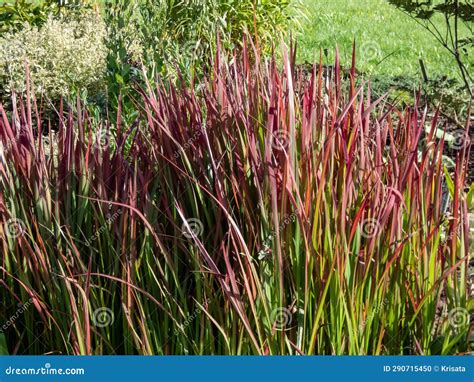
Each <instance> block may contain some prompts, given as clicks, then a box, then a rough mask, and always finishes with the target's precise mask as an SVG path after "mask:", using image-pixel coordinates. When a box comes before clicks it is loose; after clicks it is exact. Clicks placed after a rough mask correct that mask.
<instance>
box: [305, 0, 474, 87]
mask: <svg viewBox="0 0 474 382" xmlns="http://www.w3.org/2000/svg"><path fill="white" fill-rule="evenodd" d="M302 2H303V5H304V8H305V12H306V15H307V17H306V18H305V19H304V20H303V21H301V24H302V25H301V33H300V35H299V38H298V40H299V43H300V48H301V51H300V59H301V60H302V61H305V62H312V61H313V60H314V58H315V56H318V55H319V50H320V48H321V49H323V50H324V49H327V50H328V55H329V60H330V61H332V60H333V56H334V55H333V53H334V48H335V47H336V46H337V47H338V48H339V51H340V53H341V58H342V60H343V62H344V63H346V64H347V65H349V63H350V58H351V52H352V42H353V39H354V38H355V40H356V43H357V47H358V49H357V53H358V68H359V69H360V70H361V71H363V72H366V73H369V74H371V75H374V74H376V75H378V76H391V77H395V76H410V77H416V79H421V71H420V65H419V58H422V59H423V61H424V63H425V66H426V68H427V71H428V76H429V77H430V78H433V77H434V76H448V77H451V78H458V70H457V67H456V63H455V62H454V60H453V59H452V57H451V56H450V55H449V54H447V52H446V51H445V49H444V48H443V47H442V46H440V45H438V44H437V42H436V41H435V40H434V38H433V36H432V35H431V34H430V33H429V32H428V31H426V30H425V29H424V28H423V27H422V26H421V25H419V24H417V23H416V22H415V21H414V20H412V19H411V18H410V17H409V16H407V15H405V14H403V13H402V12H401V11H399V10H398V9H396V8H395V7H393V6H392V5H390V4H389V3H388V2H387V1H386V0H325V1H321V0H302ZM435 22H437V25H439V27H440V28H442V27H443V23H442V20H439V19H436V20H435ZM461 32H462V33H463V34H466V36H468V34H467V28H463V29H461Z"/></svg>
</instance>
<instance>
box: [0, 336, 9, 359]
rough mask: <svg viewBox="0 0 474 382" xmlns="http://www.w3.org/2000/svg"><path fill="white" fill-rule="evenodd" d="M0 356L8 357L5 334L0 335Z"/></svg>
mask: <svg viewBox="0 0 474 382" xmlns="http://www.w3.org/2000/svg"><path fill="white" fill-rule="evenodd" d="M0 355H9V353H8V347H7V340H6V338H5V334H3V333H0Z"/></svg>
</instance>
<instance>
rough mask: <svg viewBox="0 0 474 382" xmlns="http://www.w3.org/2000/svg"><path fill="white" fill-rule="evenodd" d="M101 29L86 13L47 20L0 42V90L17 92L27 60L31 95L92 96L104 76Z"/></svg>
mask: <svg viewBox="0 0 474 382" xmlns="http://www.w3.org/2000/svg"><path fill="white" fill-rule="evenodd" d="M105 37H106V28H105V24H104V22H103V20H102V19H101V17H100V15H98V14H97V13H95V12H93V11H92V10H83V11H82V12H80V13H79V14H76V13H67V14H61V15H60V16H58V17H54V16H52V15H50V16H49V18H48V19H47V21H46V22H45V24H44V25H43V26H42V27H35V26H31V25H29V24H26V25H25V27H24V28H23V29H21V30H19V31H13V32H8V33H6V34H5V35H4V36H2V37H1V38H0V63H1V66H0V86H1V87H2V88H3V90H4V91H5V90H6V91H7V92H10V91H12V90H15V91H17V92H23V91H25V88H26V83H25V63H26V62H28V64H29V67H30V73H31V80H32V83H33V84H34V89H33V91H34V92H35V93H36V94H38V95H45V96H46V97H48V98H49V99H52V100H57V99H58V98H59V97H61V96H68V95H71V93H72V92H73V91H81V90H83V89H86V90H89V91H90V92H91V93H97V92H98V91H99V89H100V88H101V87H102V86H103V81H104V78H105V74H106V58H107V50H106V46H105Z"/></svg>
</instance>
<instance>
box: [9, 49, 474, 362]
mask: <svg viewBox="0 0 474 382" xmlns="http://www.w3.org/2000/svg"><path fill="white" fill-rule="evenodd" d="M244 52H247V50H244ZM218 57H219V60H218V61H217V62H216V63H215V64H214V66H213V70H212V71H211V73H212V75H210V76H209V77H207V81H205V82H203V83H200V84H199V87H197V86H196V87H195V86H194V85H193V84H186V83H182V84H181V85H179V86H173V85H169V86H165V85H164V84H163V82H162V81H157V82H156V83H155V82H151V83H146V85H145V88H144V89H139V90H138V92H137V93H135V107H136V111H137V115H138V116H137V119H136V121H134V123H131V124H130V125H128V124H123V123H122V119H121V115H120V112H119V114H118V118H117V121H116V123H115V126H114V128H115V129H116V131H117V134H116V136H115V137H114V142H113V144H112V143H111V142H110V141H111V136H110V130H111V126H110V125H109V123H107V122H105V121H103V122H101V121H96V120H94V118H93V117H92V116H91V115H90V114H89V112H88V111H87V110H82V111H81V112H79V113H78V114H76V113H73V112H71V113H70V114H69V115H68V114H65V112H64V111H63V109H62V108H61V109H60V111H59V113H60V121H61V123H60V124H59V125H58V133H57V134H56V136H52V135H51V136H50V137H49V140H50V147H55V148H56V150H53V149H50V150H45V149H44V142H43V140H44V137H42V135H41V134H39V135H38V136H37V137H35V135H34V134H33V129H34V126H36V121H35V118H34V115H32V114H31V110H32V109H31V106H30V105H29V104H28V103H27V104H26V105H24V104H20V105H19V107H17V108H16V109H15V110H13V116H12V121H11V122H9V121H8V120H7V118H6V115H5V112H4V110H3V109H2V108H0V113H1V118H0V139H1V142H2V143H3V150H2V151H1V152H2V156H1V157H0V158H1V160H0V182H1V185H2V188H1V189H0V190H1V191H0V219H1V221H2V223H3V224H1V225H0V238H1V241H0V250H1V255H2V258H1V261H0V271H1V272H2V286H4V288H2V289H0V296H1V300H2V301H5V303H4V306H5V313H6V317H12V316H13V314H14V313H15V311H16V310H17V309H18V305H17V303H18V302H25V301H29V300H30V299H32V302H33V304H32V305H31V306H30V307H29V308H28V309H27V310H25V311H24V312H23V313H22V315H21V316H20V317H18V318H17V319H15V320H14V322H13V323H12V324H11V326H10V327H9V328H10V329H9V330H8V331H7V332H6V333H5V334H6V337H7V340H8V343H9V344H10V345H12V344H15V349H17V350H18V351H19V352H20V353H21V352H24V351H27V352H28V353H31V354H40V353H46V352H51V351H55V352H61V353H69V354H110V353H112V354H115V353H119V354H121V353H126V354H136V353H138V354H297V353H303V354H452V353H459V352H465V351H467V350H469V346H470V344H469V338H468V335H469V311H468V309H469V307H470V306H471V307H472V300H471V302H469V295H468V292H467V280H468V263H469V252H468V239H467V235H468V222H467V211H466V205H467V203H466V200H467V199H470V198H471V197H472V192H471V194H470V195H471V196H470V197H469V198H468V197H467V196H466V194H465V193H464V191H463V185H464V182H465V177H466V173H465V172H466V165H467V158H468V155H469V149H470V145H469V142H468V139H467V138H468V137H467V131H468V129H469V122H468V123H467V127H466V129H467V130H462V131H459V132H458V135H457V137H456V139H454V140H451V142H452V145H453V147H452V149H454V150H455V152H456V156H455V159H454V168H453V171H452V175H450V174H449V173H448V172H447V171H445V168H444V167H443V161H442V157H443V155H442V154H443V151H444V150H445V146H447V145H448V143H447V142H445V141H444V139H442V135H441V139H438V136H439V130H438V128H439V124H440V123H439V118H438V114H435V115H434V117H432V119H430V120H428V114H427V111H421V112H420V111H419V109H418V107H417V104H416V103H415V104H414V105H413V106H411V107H407V108H406V109H404V110H397V109H396V108H394V107H393V106H390V105H385V103H384V102H383V99H380V100H378V101H376V102H372V101H371V97H370V88H365V89H364V88H355V86H354V83H355V79H354V77H355V68H352V70H351V72H350V75H349V79H348V81H347V83H346V84H344V83H343V82H342V79H341V70H340V68H339V65H338V63H336V65H335V69H334V71H332V75H331V78H332V79H329V78H326V77H323V75H322V72H323V70H322V69H323V68H322V66H315V67H314V68H313V71H312V73H311V74H310V75H309V76H305V75H303V74H302V73H300V72H298V71H297V70H296V68H295V66H294V63H293V58H294V57H295V54H294V52H289V53H288V52H284V53H283V67H284V69H283V70H280V69H279V68H278V66H277V65H276V63H275V61H274V60H270V61H263V60H262V59H261V58H259V57H257V60H256V63H255V64H251V63H250V59H249V57H248V55H246V54H245V53H244V54H243V57H239V58H235V59H232V60H231V61H229V60H228V59H226V57H225V56H224V55H219V56H218ZM289 57H292V59H290V58H289ZM345 89H348V90H347V91H346V90H345ZM415 102H416V100H415ZM18 110H26V112H25V113H18V112H17V111H18ZM17 121H20V123H17ZM96 125H98V126H99V128H94V129H92V128H91V126H96ZM425 129H426V130H427V133H425ZM422 140H423V141H424V142H425V143H424V144H423V145H420V141H422ZM419 146H420V147H422V151H420V152H418V147H419ZM448 193H449V194H450V196H451V199H452V203H451V205H450V207H449V209H448V211H447V212H446V211H445V208H444V207H443V204H444V200H446V199H447V198H446V196H447V194H448ZM33 325H35V327H34V328H35V330H33ZM17 344H18V346H17ZM10 349H13V346H11V347H10Z"/></svg>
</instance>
